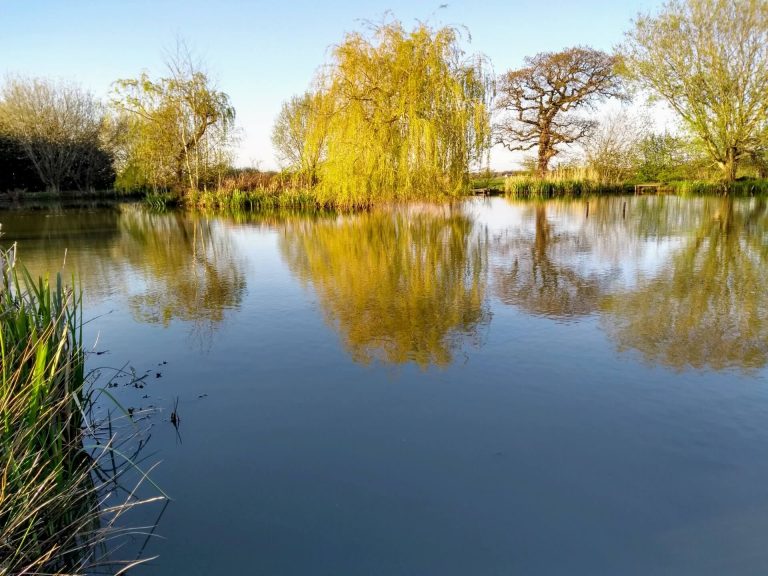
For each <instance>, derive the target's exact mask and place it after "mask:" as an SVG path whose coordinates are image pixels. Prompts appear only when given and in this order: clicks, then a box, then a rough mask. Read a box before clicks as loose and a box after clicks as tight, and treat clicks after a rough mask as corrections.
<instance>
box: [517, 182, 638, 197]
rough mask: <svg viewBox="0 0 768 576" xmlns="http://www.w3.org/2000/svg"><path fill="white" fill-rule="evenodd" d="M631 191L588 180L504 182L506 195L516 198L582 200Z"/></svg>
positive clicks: (629, 187) (627, 187)
mask: <svg viewBox="0 0 768 576" xmlns="http://www.w3.org/2000/svg"><path fill="white" fill-rule="evenodd" d="M631 190H632V187H631V186H627V185H625V184H621V183H618V184H614V183H601V182H599V181H597V180H591V179H587V178H562V177H551V178H537V177H534V176H509V177H507V178H506V179H505V180H504V192H505V194H507V195H508V196H512V197H514V198H536V199H540V198H562V197H567V198H581V197H583V196H594V195H598V194H599V195H608V194H624V193H626V192H627V191H631Z"/></svg>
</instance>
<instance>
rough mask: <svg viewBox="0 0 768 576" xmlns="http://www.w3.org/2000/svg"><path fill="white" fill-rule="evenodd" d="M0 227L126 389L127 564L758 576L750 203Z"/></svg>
mask: <svg viewBox="0 0 768 576" xmlns="http://www.w3.org/2000/svg"><path fill="white" fill-rule="evenodd" d="M0 222H2V229H3V232H4V234H5V242H6V243H7V242H10V241H18V243H19V247H20V251H21V255H22V256H23V259H24V260H25V262H26V263H27V265H28V266H29V267H31V268H32V269H33V270H35V271H43V270H48V271H55V270H57V269H59V268H60V267H61V264H62V261H63V260H64V253H65V250H66V270H67V271H70V272H71V271H75V272H76V273H77V275H78V278H79V279H80V281H81V282H82V285H83V289H84V291H85V294H86V311H87V313H86V315H87V316H88V317H89V318H92V321H91V322H90V323H89V324H88V326H87V336H88V342H89V343H91V344H94V346H95V349H96V350H99V351H102V352H106V353H105V354H102V355H100V356H95V355H94V356H91V364H92V366H94V367H96V366H114V367H119V366H122V365H124V364H125V363H128V365H129V366H132V367H133V368H134V369H135V370H136V371H137V373H139V374H142V373H145V372H146V371H150V372H148V376H149V377H148V378H147V379H146V381H145V382H146V385H145V388H143V389H136V388H132V387H125V386H120V387H118V388H117V389H115V392H116V394H117V395H118V397H119V398H120V400H121V402H123V403H124V404H126V405H127V406H131V407H134V408H136V409H137V410H141V409H142V408H148V407H150V406H151V407H153V408H154V410H155V412H154V414H153V415H152V416H151V417H150V418H149V419H148V420H144V421H143V424H144V425H146V426H149V427H150V432H151V436H152V437H151V439H150V445H149V447H150V449H151V451H152V453H153V454H152V455H151V457H150V460H149V461H148V462H151V461H153V460H154V461H157V460H162V463H161V464H160V466H159V467H158V468H157V469H156V470H155V471H154V472H153V478H154V479H155V480H156V481H157V483H158V484H160V485H161V486H162V487H163V488H164V489H165V490H166V491H167V492H168V493H169V494H170V496H171V497H172V498H173V502H172V503H171V504H170V505H169V506H168V507H167V508H166V509H165V511H164V512H163V514H162V517H161V519H160V522H159V524H158V527H157V530H156V533H157V534H159V535H161V536H162V537H163V539H153V540H151V541H150V543H149V544H148V546H147V548H146V549H145V551H144V554H145V555H149V556H152V555H155V554H159V555H160V557H159V559H157V560H155V561H153V562H152V563H151V565H150V567H149V568H144V569H142V570H139V571H137V573H140V574H160V575H172V574H185V575H195V574H200V575H210V574H264V575H310V574H311V575H328V576H331V575H361V574H365V575H381V576H389V575H432V574H435V575H438V574H439V575H454V574H455V575H467V574H472V575H509V574H638V575H648V574H663V575H683V574H692V575H693V574H695V575H705V574H713V575H715V574H717V575H720V574H766V573H768V546H766V539H767V538H768V369H767V368H766V364H767V363H768V203H766V202H765V201H761V200H755V199H750V200H734V201H728V200H724V199H720V198H710V199H693V200H685V199H678V198H665V197H639V198H634V197H628V198H611V199H601V200H593V201H591V202H589V203H588V204H587V203H586V202H549V203H540V204H535V203H515V202H509V201H506V200H503V199H494V200H490V201H488V200H478V201H469V202H467V203H465V204H463V205H455V206H452V207H450V206H429V205H423V206H421V205H420V206H410V207H408V208H398V209H391V210H382V211H374V212H372V213H368V214H360V215H355V216H346V217H307V216H301V215H295V214H294V215H291V214H279V215H273V216H254V215H250V216H242V217H216V218H209V217H204V216H196V215H191V214H180V213H168V214H152V213H148V212H145V211H143V210H142V209H141V208H140V207H137V206H132V205H123V206H119V207H116V208H111V209H95V210H84V209H83V210H75V211H50V212H40V211H38V212H24V211H14V212H4V213H0ZM158 374H159V375H160V376H161V377H159V378H158V377H157V375H158ZM177 397H178V402H179V407H178V410H179V414H180V415H181V418H182V423H181V427H180V430H179V432H180V435H178V436H177V434H176V432H175V430H174V428H173V427H172V426H171V424H170V422H169V418H168V416H169V413H170V410H172V409H173V404H174V402H175V400H176V398H177ZM159 512H160V511H159V510H158V509H156V508H155V509H151V507H149V508H147V509H144V510H141V511H139V512H138V513H137V514H138V516H137V517H136V518H135V519H134V520H135V521H137V522H139V523H143V524H151V523H152V522H154V520H155V519H156V517H157V515H158V514H159ZM136 544H137V545H138V544H140V542H137V543H136Z"/></svg>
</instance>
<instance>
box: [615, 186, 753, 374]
mask: <svg viewBox="0 0 768 576" xmlns="http://www.w3.org/2000/svg"><path fill="white" fill-rule="evenodd" d="M767 206H768V205H767V204H766V202H765V201H764V200H751V201H740V202H735V201H734V200H733V199H708V200H706V201H703V202H702V205H701V209H700V211H699V215H700V218H699V219H697V220H698V221H697V222H696V223H695V224H694V226H693V229H692V233H691V234H690V235H689V236H688V237H687V238H686V240H685V242H684V244H683V246H682V247H681V248H679V249H678V250H677V251H676V252H675V253H674V255H673V257H672V258H671V260H670V261H669V262H668V263H665V265H664V266H663V267H661V268H660V269H659V271H658V272H657V273H655V274H653V275H651V277H649V278H647V279H641V281H640V282H639V283H638V286H637V287H636V288H634V289H630V290H624V291H619V292H617V293H616V294H613V295H611V296H608V297H606V298H605V300H604V302H603V309H604V312H605V326H606V329H607V331H608V333H609V334H610V335H611V337H612V338H614V339H615V340H616V342H617V343H618V346H619V348H620V349H622V350H624V349H627V348H633V349H637V350H639V351H640V352H641V353H642V355H643V356H644V357H645V359H646V360H647V361H649V362H652V363H660V364H665V365H667V366H670V367H672V368H675V369H683V368H685V367H688V366H691V367H693V368H698V369H704V368H710V369H715V370H721V369H725V368H732V367H737V368H741V369H743V370H753V369H757V368H761V367H763V366H765V364H766V363H767V362H768V299H766V298H765V289H766V286H768V243H767V242H766V231H767V230H768V209H767Z"/></svg>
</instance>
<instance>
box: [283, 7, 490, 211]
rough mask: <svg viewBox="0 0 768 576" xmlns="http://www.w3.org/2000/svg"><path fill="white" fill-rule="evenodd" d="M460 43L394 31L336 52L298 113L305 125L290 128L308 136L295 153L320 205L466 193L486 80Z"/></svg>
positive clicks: (349, 42) (483, 130)
mask: <svg viewBox="0 0 768 576" xmlns="http://www.w3.org/2000/svg"><path fill="white" fill-rule="evenodd" d="M459 40H460V38H459V35H458V34H457V32H456V30H455V29H453V28H441V29H437V30H435V29H432V28H430V27H428V26H426V25H423V24H422V25H419V26H417V27H416V28H415V29H414V30H412V31H410V32H409V31H406V30H405V29H404V28H403V27H402V25H401V24H400V23H399V22H393V23H389V24H383V25H380V26H376V27H374V28H373V30H372V33H371V34H370V36H366V35H363V34H359V33H354V34H350V35H348V36H347V37H346V38H345V39H344V41H343V42H342V43H341V44H339V45H338V46H336V47H335V48H334V50H333V56H332V61H331V63H330V64H329V66H328V67H327V68H326V69H324V70H323V72H322V73H321V75H320V78H319V79H318V82H317V84H318V86H317V90H316V91H315V92H314V93H313V94H312V95H311V96H310V95H308V96H307V97H305V98H309V100H305V103H306V104H305V105H302V106H299V105H298V104H299V102H297V103H296V106H295V109H296V113H297V114H298V113H301V114H307V113H308V115H309V116H308V118H306V119H305V120H304V123H303V124H301V123H299V122H295V124H297V125H300V126H302V128H303V129H305V133H304V140H303V142H302V143H301V144H300V145H299V146H297V147H295V148H294V149H297V150H302V151H303V153H304V155H303V158H302V161H301V164H302V168H303V169H304V170H312V171H313V176H315V175H316V177H317V180H318V182H317V185H316V187H315V193H316V196H317V199H318V201H319V203H320V204H326V205H335V206H340V207H355V206H369V205H371V204H373V203H376V202H387V201H398V200H404V199H409V198H417V197H422V198H423V197H429V196H439V195H445V194H450V195H455V194H458V193H460V192H462V191H464V190H466V189H467V187H468V183H469V180H468V172H469V167H470V165H471V164H472V163H474V162H478V161H480V160H481V159H482V156H483V153H484V151H485V150H487V146H488V141H489V134H490V128H489V117H488V104H487V97H488V95H489V93H490V81H489V79H488V76H487V75H486V73H485V70H484V66H483V61H482V59H480V58H468V57H466V55H465V53H464V52H463V50H462V49H461V47H460V44H459ZM310 157H311V158H312V159H313V161H312V162H305V161H304V159H305V158H310ZM315 161H316V162H315ZM315 166H316V169H315Z"/></svg>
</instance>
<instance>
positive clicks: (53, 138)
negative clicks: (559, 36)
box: [0, 0, 768, 207]
mask: <svg viewBox="0 0 768 576" xmlns="http://www.w3.org/2000/svg"><path fill="white" fill-rule="evenodd" d="M633 98H634V99H637V100H655V101H661V102H663V103H664V104H666V106H667V108H668V109H669V110H671V112H672V113H673V114H674V115H675V117H676V118H677V121H678V126H677V127H676V128H675V130H673V131H672V132H668V133H656V132H654V131H653V129H652V128H650V125H651V123H650V121H649V120H648V119H647V118H643V117H642V115H634V116H633V115H632V114H630V113H629V112H627V111H626V110H627V107H626V106H624V105H625V104H626V103H628V102H629V101H631V100H632V99H633ZM608 100H615V101H617V102H619V103H620V104H621V108H620V109H621V111H620V112H616V113H613V114H612V115H610V114H609V115H607V116H604V117H602V118H599V117H598V116H597V112H596V110H597V108H598V106H599V105H601V104H602V103H604V102H606V101H608ZM234 120H235V111H234V108H233V106H232V104H231V102H230V100H229V97H228V96H227V94H226V93H224V92H222V91H220V90H218V89H217V88H216V87H215V86H214V85H213V84H212V83H211V81H210V79H209V77H208V75H207V74H206V73H205V72H204V70H203V68H202V66H201V65H200V64H199V63H197V62H195V61H194V60H193V58H192V57H191V56H190V53H189V51H188V50H186V49H185V48H184V47H183V46H182V47H181V48H180V49H179V50H178V51H177V54H176V55H175V56H173V57H171V58H170V59H169V60H168V62H167V73H166V74H165V75H164V76H162V77H160V78H151V77H149V76H148V75H146V74H142V75H141V76H139V77H137V78H132V79H123V80H118V81H116V82H115V83H114V84H113V91H112V94H111V98H110V101H109V102H108V103H100V102H98V101H96V100H95V99H94V97H93V96H92V95H90V94H88V93H87V92H84V91H82V90H79V89H76V88H73V87H72V86H68V85H62V84H53V83H50V82H47V81H43V80H25V79H13V80H10V81H9V82H7V83H6V86H5V87H4V89H3V91H2V95H1V97H0V155H1V157H0V165H2V166H3V167H4V168H3V173H2V176H0V178H2V180H0V189H2V188H6V189H30V190H31V189H36V188H45V189H48V190H52V191H57V190H61V189H62V188H65V187H74V188H77V189H93V188H100V187H108V184H109V183H110V180H112V185H113V186H114V187H115V188H117V189H120V190H125V191H141V192H146V193H154V194H158V193H170V194H173V195H175V196H177V197H183V198H185V199H187V200H190V201H193V202H198V201H203V202H205V203H211V204H217V203H218V204H226V203H228V202H233V201H235V200H233V199H236V200H237V201H238V202H239V201H245V200H247V201H248V202H250V203H251V204H261V203H263V202H265V201H280V202H283V200H284V198H285V197H288V198H289V199H290V198H293V199H296V198H299V199H303V200H306V199H308V200H309V201H310V202H312V203H314V204H318V205H332V206H347V207H352V206H365V205H370V204H372V203H374V202H380V201H396V200H403V199H408V198H414V197H430V196H439V195H446V194H447V195H457V194H461V193H463V192H465V191H467V190H468V189H469V187H470V174H471V173H472V171H478V170H479V169H481V168H482V167H483V166H487V165H488V158H489V156H488V154H489V151H490V149H491V147H492V146H494V145H501V146H503V147H505V148H507V149H508V150H511V151H516V152H521V153H523V154H525V155H526V158H527V160H526V162H527V163H528V168H529V172H530V174H531V176H532V177H535V178H537V179H539V180H547V179H551V178H552V177H553V168H554V169H556V171H557V172H558V173H562V172H563V171H564V170H571V172H575V170H577V169H578V170H581V174H582V175H587V176H583V177H585V178H587V179H589V180H590V181H591V182H594V183H598V184H616V183H622V182H624V183H626V182H627V181H632V180H639V181H643V180H645V181H649V180H652V181H657V180H661V181H667V180H676V179H678V180H680V179H709V180H716V181H718V182H721V183H723V184H724V185H725V188H726V189H727V188H728V187H730V186H731V184H732V183H733V182H734V181H735V180H736V179H737V178H739V177H744V176H750V177H759V178H765V176H766V174H767V173H768V0H671V1H669V2H667V3H666V4H664V5H663V6H662V7H661V8H660V9H659V10H658V11H657V12H656V13H653V14H646V15H641V16H639V17H638V18H636V19H635V20H634V21H633V22H632V27H631V29H630V30H629V31H628V32H627V33H626V35H625V41H624V43H623V44H622V45H621V46H619V47H618V48H617V49H616V50H615V51H614V52H613V53H607V52H603V51H600V50H595V49H593V48H590V47H587V46H576V47H572V48H568V49H565V50H562V51H560V52H546V53H540V54H536V55H534V56H530V57H528V58H526V59H525V61H524V65H523V66H522V67H520V68H517V69H512V70H509V71H506V72H504V73H502V74H499V75H494V74H492V73H491V67H490V65H489V62H488V61H487V60H486V59H485V58H483V57H481V56H478V55H473V54H469V53H467V52H466V51H465V49H464V42H463V38H462V35H461V33H460V31H459V30H458V29H456V28H453V27H441V28H432V27H430V26H428V25H426V24H418V25H417V26H415V27H414V28H413V29H411V30H407V29H405V28H404V27H403V25H402V24H401V23H400V22H398V21H396V20H389V21H385V22H384V23H382V24H379V25H370V26H369V27H368V29H367V30H366V31H364V32H356V33H351V34H348V35H347V36H346V37H345V38H344V39H343V40H342V42H341V43H340V44H338V45H336V46H334V47H333V48H332V50H331V51H330V58H329V60H328V62H327V63H326V64H325V65H324V66H322V67H321V68H320V69H319V70H318V72H317V74H316V77H315V78H314V79H313V81H312V82H311V84H310V86H309V87H308V90H307V91H306V92H305V93H303V94H300V95H297V96H294V97H292V98H290V99H289V100H287V101H286V102H285V103H284V104H283V106H282V109H281V111H280V113H279V115H278V117H277V119H276V123H275V125H274V127H273V131H272V141H273V144H274V147H275V150H276V152H277V155H278V157H279V160H280V162H281V164H282V166H283V171H282V172H281V173H280V174H279V175H275V176H270V177H267V176H264V175H260V176H259V177H258V178H255V177H253V175H252V174H245V175H243V174H238V173H237V171H235V170H234V169H233V168H232V163H233V146H234V144H235V143H236V131H235V129H234ZM678 128H679V129H678ZM257 181H258V182H262V184H260V185H259V186H258V187H257V189H256V190H253V189H252V186H251V189H243V188H242V186H241V185H242V184H250V185H253V183H254V182H257ZM275 199H283V200H275ZM303 200H302V201H303ZM288 203H289V202H288Z"/></svg>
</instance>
